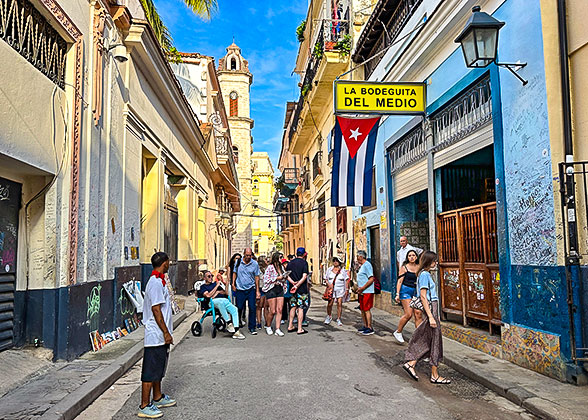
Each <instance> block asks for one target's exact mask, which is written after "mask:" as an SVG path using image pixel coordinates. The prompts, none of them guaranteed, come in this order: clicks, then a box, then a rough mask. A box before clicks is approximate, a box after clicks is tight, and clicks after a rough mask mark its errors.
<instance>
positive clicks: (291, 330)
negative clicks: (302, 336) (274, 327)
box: [288, 328, 296, 333]
mask: <svg viewBox="0 0 588 420" xmlns="http://www.w3.org/2000/svg"><path fill="white" fill-rule="evenodd" d="M294 331H296V328H292V329H290V328H288V332H289V333H293V332H294Z"/></svg>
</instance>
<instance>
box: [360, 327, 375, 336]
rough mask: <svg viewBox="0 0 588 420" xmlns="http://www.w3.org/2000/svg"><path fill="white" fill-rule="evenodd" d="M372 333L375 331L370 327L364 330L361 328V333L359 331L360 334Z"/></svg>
mask: <svg viewBox="0 0 588 420" xmlns="http://www.w3.org/2000/svg"><path fill="white" fill-rule="evenodd" d="M374 333H375V331H374V330H373V329H371V328H366V329H365V330H363V331H362V333H361V334H362V335H372V334H374Z"/></svg>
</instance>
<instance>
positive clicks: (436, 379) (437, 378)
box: [431, 376, 451, 385]
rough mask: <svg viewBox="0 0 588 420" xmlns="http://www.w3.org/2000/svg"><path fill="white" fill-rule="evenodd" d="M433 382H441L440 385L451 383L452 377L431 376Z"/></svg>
mask: <svg viewBox="0 0 588 420" xmlns="http://www.w3.org/2000/svg"><path fill="white" fill-rule="evenodd" d="M431 383H432V384H439V385H449V384H450V383H451V379H447V378H441V377H440V376H437V377H436V378H433V377H432V376H431Z"/></svg>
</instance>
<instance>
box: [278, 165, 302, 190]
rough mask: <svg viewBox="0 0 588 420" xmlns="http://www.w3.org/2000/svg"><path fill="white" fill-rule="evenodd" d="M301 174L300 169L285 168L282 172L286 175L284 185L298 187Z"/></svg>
mask: <svg viewBox="0 0 588 420" xmlns="http://www.w3.org/2000/svg"><path fill="white" fill-rule="evenodd" d="M299 173H300V171H299V170H298V168H284V171H283V172H282V174H283V175H284V183H285V184H296V186H297V185H298V182H299Z"/></svg>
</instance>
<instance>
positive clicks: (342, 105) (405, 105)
mask: <svg viewBox="0 0 588 420" xmlns="http://www.w3.org/2000/svg"><path fill="white" fill-rule="evenodd" d="M334 95H335V97H334V103H335V113H336V114H341V113H353V114H357V113H368V114H413V115H420V114H423V113H424V112H425V108H426V106H427V90H426V87H425V83H413V82H359V81H348V80H336V81H335V82H334Z"/></svg>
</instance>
